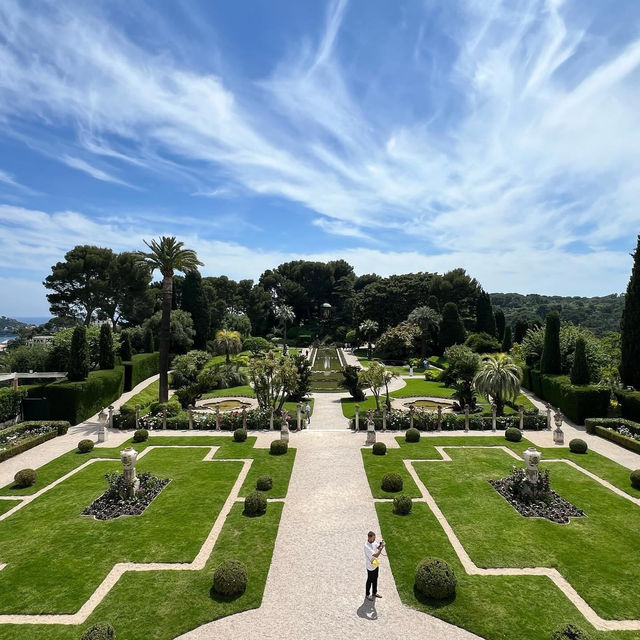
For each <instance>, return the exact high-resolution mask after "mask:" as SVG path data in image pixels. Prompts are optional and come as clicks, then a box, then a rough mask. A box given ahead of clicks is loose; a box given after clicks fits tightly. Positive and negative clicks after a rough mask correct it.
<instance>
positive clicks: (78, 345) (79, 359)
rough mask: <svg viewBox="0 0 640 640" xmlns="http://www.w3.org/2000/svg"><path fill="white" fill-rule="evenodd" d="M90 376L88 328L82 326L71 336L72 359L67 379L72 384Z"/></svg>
mask: <svg viewBox="0 0 640 640" xmlns="http://www.w3.org/2000/svg"><path fill="white" fill-rule="evenodd" d="M88 375H89V344H88V342H87V328H86V327H85V326H84V325H82V326H79V327H76V328H75V329H74V330H73V335H72V336H71V358H70V360H69V371H68V372H67V378H68V379H69V380H70V381H71V382H79V381H81V380H86V379H87V376H88Z"/></svg>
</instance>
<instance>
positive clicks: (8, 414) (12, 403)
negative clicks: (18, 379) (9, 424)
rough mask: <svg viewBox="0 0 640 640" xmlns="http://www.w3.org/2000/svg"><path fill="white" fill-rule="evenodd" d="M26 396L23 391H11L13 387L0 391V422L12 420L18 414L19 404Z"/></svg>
mask: <svg viewBox="0 0 640 640" xmlns="http://www.w3.org/2000/svg"><path fill="white" fill-rule="evenodd" d="M26 395H27V392H26V390H25V389H18V390H17V391H14V390H13V387H3V388H2V389H0V422H6V421H7V420H12V419H13V418H15V417H16V416H17V415H18V414H19V413H20V403H21V402H22V398H24V397H25V396H26Z"/></svg>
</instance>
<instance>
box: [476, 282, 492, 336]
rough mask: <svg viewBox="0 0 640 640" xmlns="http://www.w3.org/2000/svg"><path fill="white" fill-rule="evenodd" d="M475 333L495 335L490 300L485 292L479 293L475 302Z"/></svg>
mask: <svg viewBox="0 0 640 640" xmlns="http://www.w3.org/2000/svg"><path fill="white" fill-rule="evenodd" d="M476 331H477V332H478V333H482V332H484V333H488V334H489V335H490V336H495V335H496V319H495V317H494V316H493V307H492V306H491V298H490V297H489V294H488V293H486V291H481V292H480V295H478V299H477V300H476Z"/></svg>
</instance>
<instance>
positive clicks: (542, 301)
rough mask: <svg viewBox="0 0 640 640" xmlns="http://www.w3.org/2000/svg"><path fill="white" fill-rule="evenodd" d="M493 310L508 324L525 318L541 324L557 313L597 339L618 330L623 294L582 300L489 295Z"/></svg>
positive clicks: (562, 297)
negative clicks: (589, 331)
mask: <svg viewBox="0 0 640 640" xmlns="http://www.w3.org/2000/svg"><path fill="white" fill-rule="evenodd" d="M490 295H491V303H492V305H493V307H494V309H502V311H503V312H504V315H505V318H506V321H507V323H513V322H514V321H515V320H516V319H517V318H525V319H526V320H527V321H528V322H529V324H531V323H532V322H535V321H536V320H539V321H542V320H544V318H545V316H546V315H547V313H549V312H550V311H557V312H558V313H559V314H560V317H561V318H562V320H563V322H571V323H573V324H576V325H581V326H583V327H588V328H589V329H591V330H593V332H594V333H595V334H596V335H603V334H604V333H606V332H607V331H619V330H620V318H621V317H622V308H623V307H624V294H616V293H612V294H611V295H608V296H601V297H594V298H582V297H580V296H543V295H539V294H537V293H530V294H528V295H522V294H520V293H492V294H490Z"/></svg>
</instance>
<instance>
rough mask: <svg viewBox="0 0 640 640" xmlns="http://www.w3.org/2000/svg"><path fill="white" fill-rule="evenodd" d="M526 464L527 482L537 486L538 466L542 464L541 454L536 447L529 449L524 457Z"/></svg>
mask: <svg viewBox="0 0 640 640" xmlns="http://www.w3.org/2000/svg"><path fill="white" fill-rule="evenodd" d="M522 457H523V458H524V461H525V463H526V465H527V466H526V468H525V473H526V474H527V482H530V483H531V484H534V485H535V484H537V482H538V476H539V472H538V465H539V464H540V458H541V455H540V452H539V451H538V450H537V449H536V448H535V447H529V448H528V449H527V450H526V451H525V452H524V454H523V456H522Z"/></svg>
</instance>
